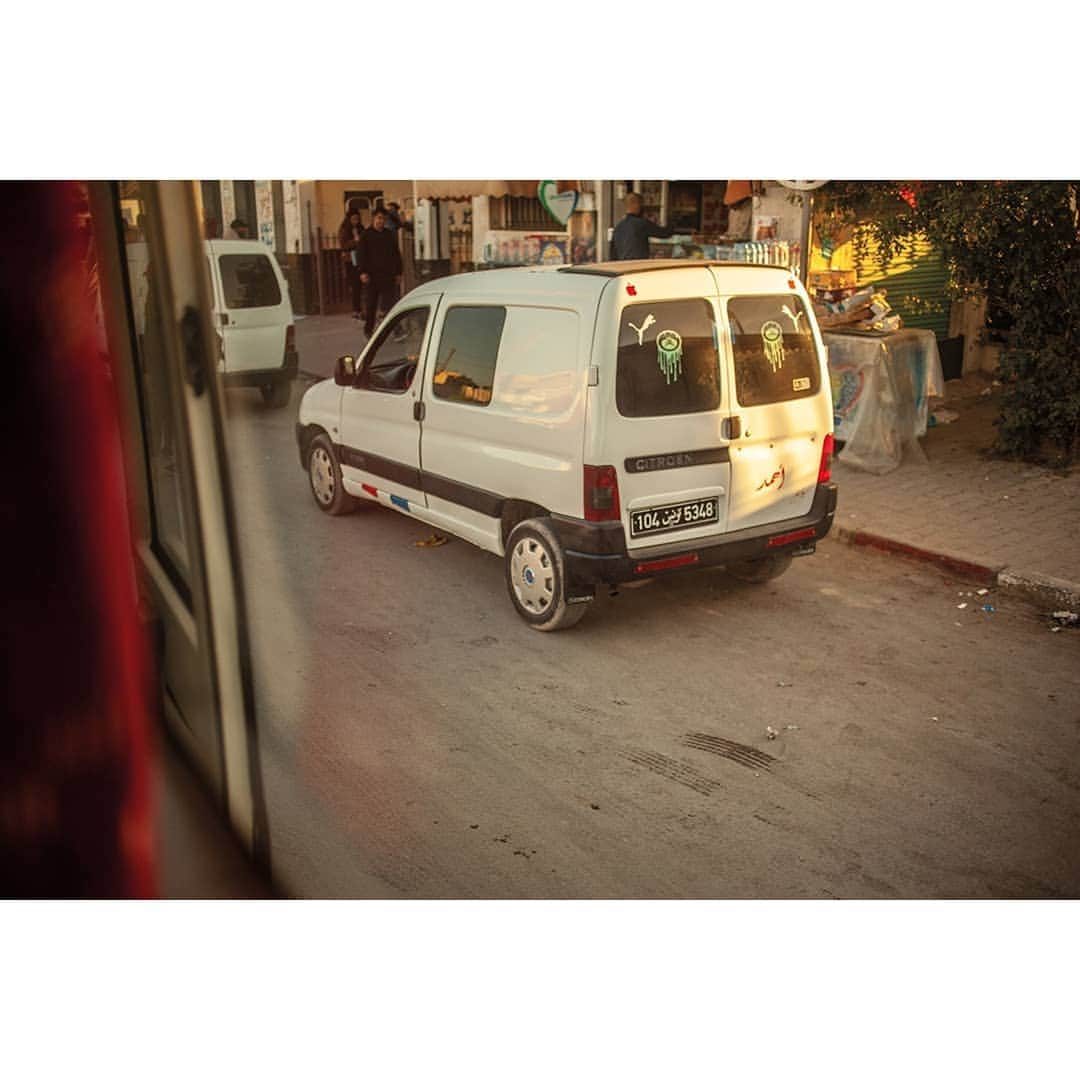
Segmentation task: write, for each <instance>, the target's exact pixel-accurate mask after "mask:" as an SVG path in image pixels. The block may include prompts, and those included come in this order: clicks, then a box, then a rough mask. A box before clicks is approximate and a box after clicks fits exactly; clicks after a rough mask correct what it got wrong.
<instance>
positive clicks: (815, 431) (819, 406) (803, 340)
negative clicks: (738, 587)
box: [719, 279, 832, 532]
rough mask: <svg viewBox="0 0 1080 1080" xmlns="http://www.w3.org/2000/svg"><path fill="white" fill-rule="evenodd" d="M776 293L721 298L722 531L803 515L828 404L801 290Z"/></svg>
mask: <svg viewBox="0 0 1080 1080" xmlns="http://www.w3.org/2000/svg"><path fill="white" fill-rule="evenodd" d="M792 282H793V284H792V285H791V286H789V291H788V292H786V293H783V294H777V293H766V294H761V295H752V294H744V295H737V296H727V297H722V298H721V301H720V305H719V306H720V312H721V315H722V317H723V319H724V321H725V323H726V326H725V333H724V335H723V336H724V349H723V353H724V356H725V361H726V363H727V364H730V365H731V367H730V370H731V373H732V382H733V393H732V394H731V396H730V397H729V399H728V404H729V406H730V424H729V431H730V432H731V434H732V441H731V480H730V494H729V499H728V506H729V509H728V530H729V531H732V532H733V531H736V530H738V529H746V528H752V527H754V526H758V525H769V524H772V523H774V522H782V521H786V520H788V519H790V518H796V517H800V516H801V515H803V514H806V513H808V512H809V510H810V506H811V503H812V502H813V500H814V493H815V490H816V487H817V478H818V470H819V468H820V465H821V450H822V442H823V440H824V437H825V435H826V434H828V433H829V432H830V431H832V400H831V395H830V390H829V382H828V377H827V367H826V365H825V360H824V357H825V350H824V346H823V345H822V343H821V338H820V334H819V332H818V329H817V325H816V323H815V322H814V316H813V311H812V310H811V309H810V305H809V303H808V302H807V300H806V296H805V293H804V292H803V291H802V289H801V286H798V285H797V284H795V283H794V279H792Z"/></svg>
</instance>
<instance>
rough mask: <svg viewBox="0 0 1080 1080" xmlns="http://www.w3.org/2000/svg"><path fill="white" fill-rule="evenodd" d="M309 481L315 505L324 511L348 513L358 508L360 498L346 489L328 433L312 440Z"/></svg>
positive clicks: (309, 451)
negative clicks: (354, 496) (355, 497)
mask: <svg viewBox="0 0 1080 1080" xmlns="http://www.w3.org/2000/svg"><path fill="white" fill-rule="evenodd" d="M308 483H309V484H310V485H311V494H312V496H313V497H314V499H315V505H316V506H318V508H319V509H320V510H322V511H323V512H324V513H327V514H335V515H336V514H347V513H349V512H350V511H351V510H355V509H356V506H357V503H358V501H359V500H357V499H354V498H353V496H352V495H350V494H349V493H348V492H347V491H346V490H345V487H344V485H343V484H342V482H341V466H340V465H339V464H338V459H337V454H335V453H334V444H333V443H332V442H331V441H330V439H329V438H328V437H327V436H326V435H316V436H315V438H314V439H312V440H311V447H310V448H309V450H308Z"/></svg>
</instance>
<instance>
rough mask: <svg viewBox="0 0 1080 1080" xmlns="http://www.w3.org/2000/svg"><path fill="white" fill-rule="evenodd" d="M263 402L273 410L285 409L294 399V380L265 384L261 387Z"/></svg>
mask: <svg viewBox="0 0 1080 1080" xmlns="http://www.w3.org/2000/svg"><path fill="white" fill-rule="evenodd" d="M259 392H260V393H261V394H262V399H263V402H264V403H265V404H266V405H268V406H269V407H270V408H271V409H284V408H285V406H286V405H288V404H289V398H290V397H292V379H280V380H278V381H277V382H272V383H264V384H263V385H262V386H260V387H259Z"/></svg>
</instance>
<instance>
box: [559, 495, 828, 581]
mask: <svg viewBox="0 0 1080 1080" xmlns="http://www.w3.org/2000/svg"><path fill="white" fill-rule="evenodd" d="M835 513H836V485H835V484H818V486H817V491H816V492H815V493H814V501H813V503H812V504H811V506H810V511H809V513H807V514H804V515H803V516H802V517H797V518H789V519H788V520H787V521H778V522H774V523H773V524H771V525H761V526H757V527H755V528H753V529H740V530H739V531H738V532H733V533H727V534H725V535H724V536H720V537H716V538H713V539H709V540H704V541H703V540H684V541H681V542H679V543H676V544H658V545H657V546H656V547H649V548H642V549H640V550H638V551H635V552H634V554H633V555H630V554H628V553H627V551H626V537H625V534H624V532H623V526H622V523H621V522H605V523H603V524H594V523H592V522H588V521H581V520H579V519H577V518H567V517H561V516H559V515H558V514H554V515H552V517H551V524H552V526H553V527H554V529H555V531H556V533H557V534H558V536H559V539H560V540H561V541H562V545H563V554H564V557H565V560H566V573H567V578H568V579H569V581H570V582H571V583H573V584H575V585H617V584H619V583H620V582H624V581H641V580H642V579H643V578H649V577H655V576H656V575H657V574H666V573H673V572H675V571H677V570H694V569H699V568H701V567H703V566H722V565H724V564H725V563H733V562H741V561H742V560H743V559H754V558H759V557H760V556H762V555H779V554H783V553H784V552H788V551H793V550H795V549H797V548H799V547H801V546H802V545H805V544H813V543H816V542H817V541H818V540H821V539H823V538H824V537H825V536H826V535H827V534H828V532H829V529H831V528H832V523H833V515H834V514H835ZM789 537H790V539H788V538H789ZM778 539H779V540H781V541H783V542H782V543H779V544H777V543H776V541H777V540H778ZM770 540H772V541H774V543H773V545H772V546H770V544H769V541H770ZM688 555H695V556H697V557H696V558H695V559H694V560H693V561H692V562H687V563H685V564H682V565H678V566H672V567H659V568H649V567H648V565H647V564H649V563H657V562H663V561H665V560H668V559H677V558H678V557H679V556H688Z"/></svg>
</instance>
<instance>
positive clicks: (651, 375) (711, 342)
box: [615, 297, 720, 416]
mask: <svg viewBox="0 0 1080 1080" xmlns="http://www.w3.org/2000/svg"><path fill="white" fill-rule="evenodd" d="M615 401H616V404H617V405H618V409H619V412H620V413H621V414H622V415H623V416H677V415H680V414H683V413H698V412H711V411H712V410H714V409H718V408H719V407H720V365H719V353H718V351H717V347H716V322H715V319H714V316H713V308H712V305H711V304H710V303H709V302H708V300H703V299H701V298H700V297H696V298H694V299H692V300H659V301H655V302H653V303H650V304H629V305H627V306H626V307H625V308H623V312H622V317H621V320H620V324H619V360H618V368H617V370H616V376H615Z"/></svg>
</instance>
